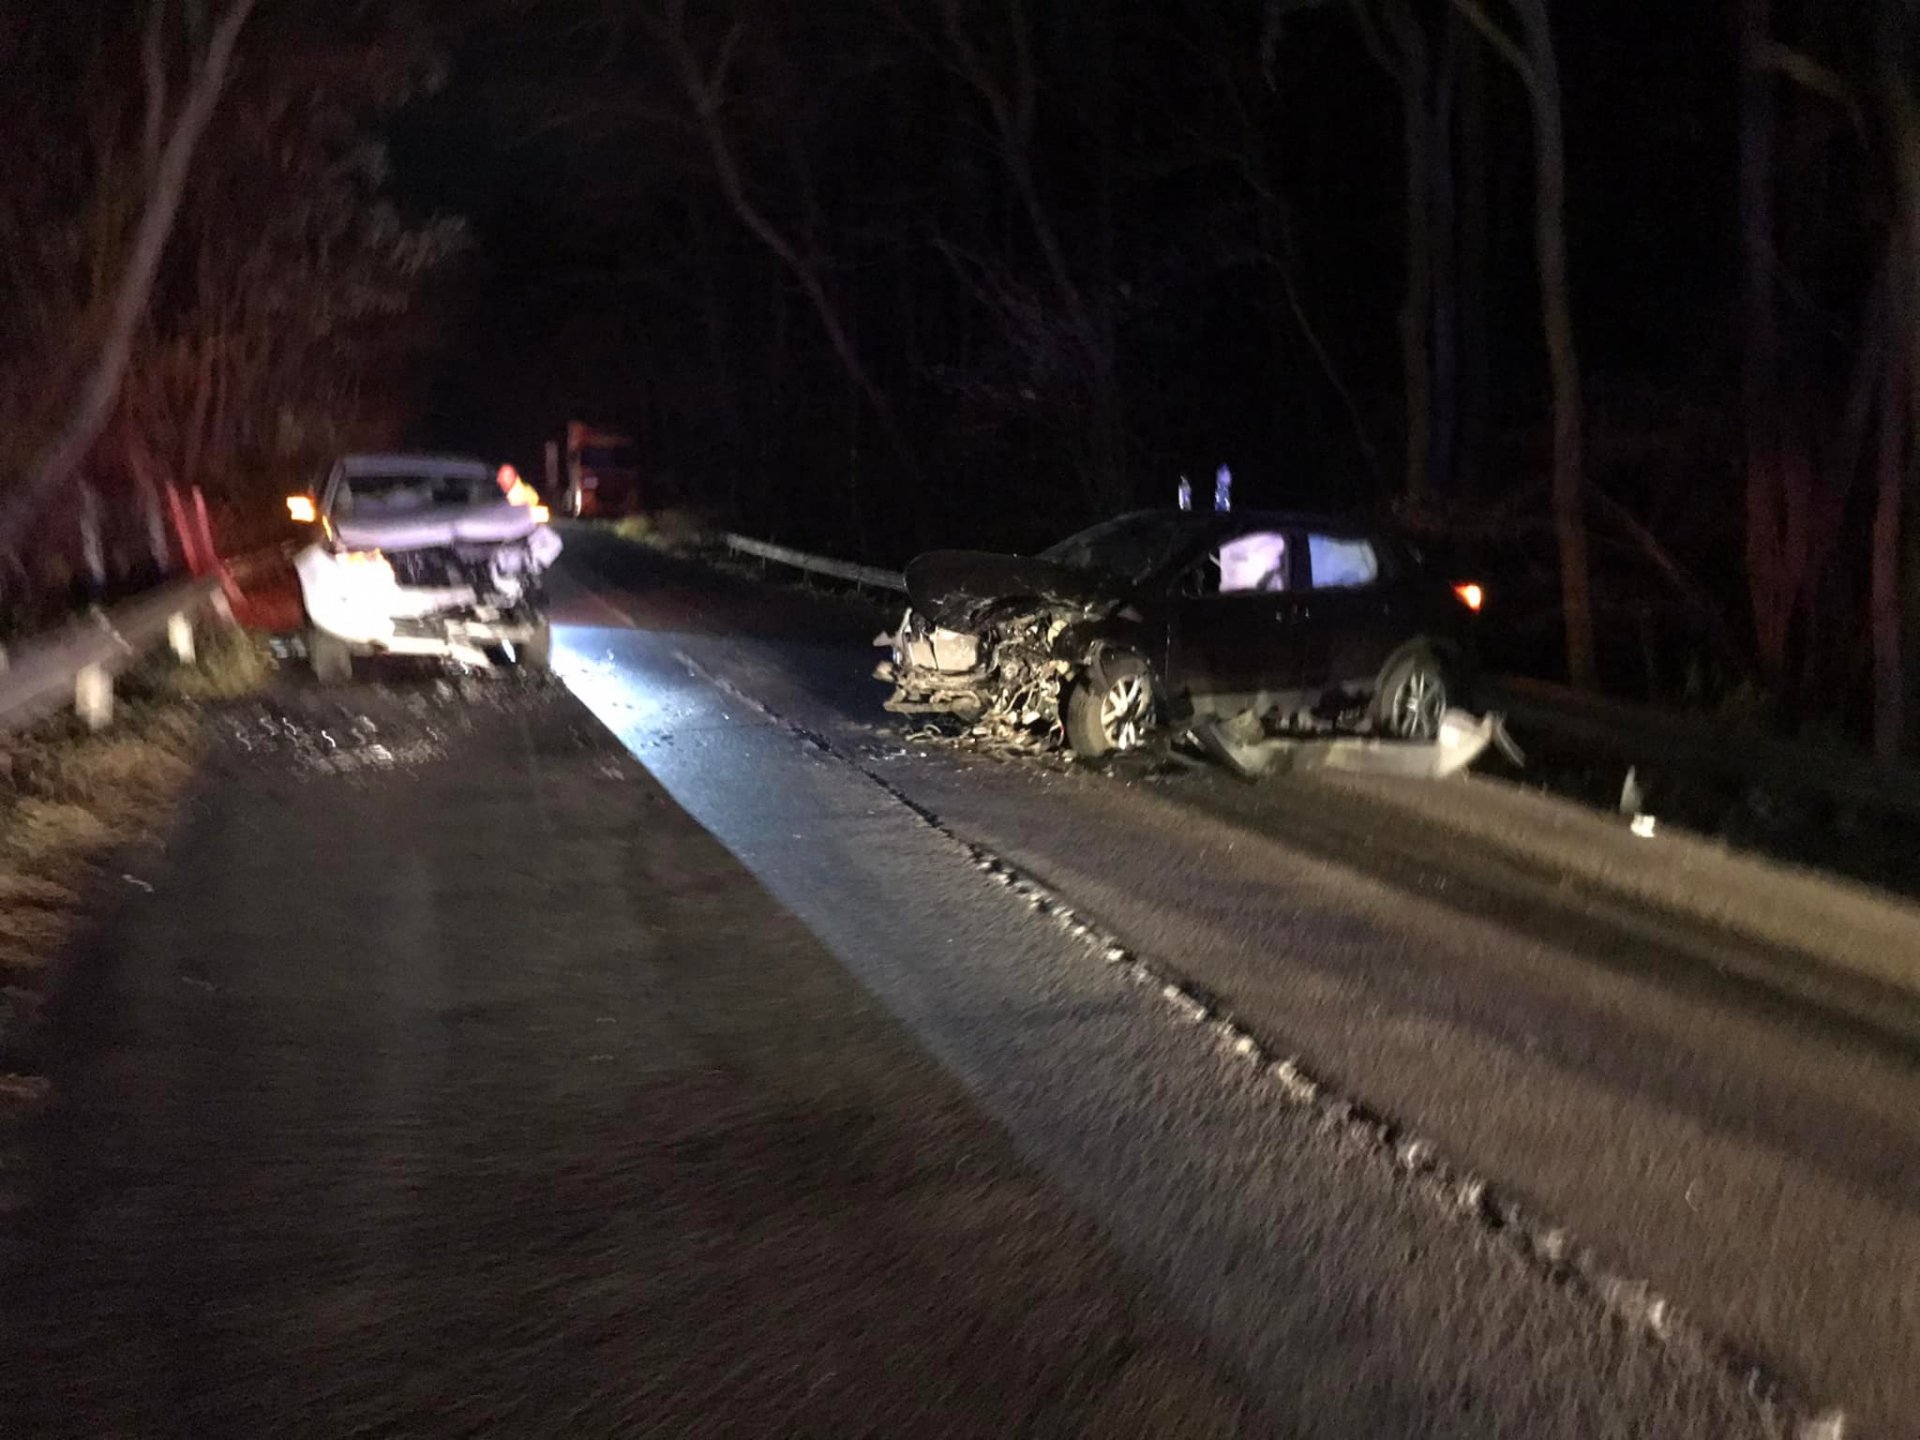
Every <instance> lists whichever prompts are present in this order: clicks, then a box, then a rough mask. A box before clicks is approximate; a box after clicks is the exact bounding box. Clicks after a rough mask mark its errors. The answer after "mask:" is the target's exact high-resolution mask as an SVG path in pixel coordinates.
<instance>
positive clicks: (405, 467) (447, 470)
mask: <svg viewBox="0 0 1920 1440" xmlns="http://www.w3.org/2000/svg"><path fill="white" fill-rule="evenodd" d="M338 468H339V471H340V473H341V474H343V475H474V476H487V477H490V476H491V475H492V474H493V466H491V465H489V464H487V462H486V461H484V460H476V459H474V458H473V457H472V456H470V455H434V454H429V453H426V452H424V451H395V452H392V453H389V454H365V455H347V456H343V457H342V458H341V460H340V464H339V467H338Z"/></svg>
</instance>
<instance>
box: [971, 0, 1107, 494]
mask: <svg viewBox="0 0 1920 1440" xmlns="http://www.w3.org/2000/svg"><path fill="white" fill-rule="evenodd" d="M935 4H936V8H937V9H938V11H939V22H940V29H941V34H942V35H943V36H944V38H945V41H946V46H947V50H948V52H949V53H950V55H951V56H952V59H953V63H954V66H955V68H956V69H957V70H958V71H959V73H960V75H961V77H962V78H963V79H964V80H965V81H966V83H967V85H968V86H969V87H970V88H971V89H972V90H973V92H974V94H975V95H976V96H977V97H978V98H979V100H980V102H981V104H982V105H983V106H984V107H985V108H986V111H987V116H988V119H989V121H990V123H991V126H992V133H993V137H994V149H995V152H996V154H997V155H998V157H999V161H1000V164H1001V165H1002V167H1003V168H1004V169H1005V171H1006V175H1007V180H1008V183H1009V184H1010V185H1011V186H1012V188H1013V193H1014V196H1015V198H1016V199H1017V201H1018V202H1019V206H1020V211H1021V214H1022V215H1023V216H1024V217H1025V219H1026V222H1027V226H1028V229H1029V230H1030V231H1031V232H1032V235H1033V240H1034V244H1035V245H1036V246H1037V247H1038V248H1039V251H1040V258H1041V261H1042V263H1043V265H1044V267H1045V269H1046V273H1047V277H1048V279H1049V280H1050V282H1051V284H1052V288H1053V292H1054V295H1055V298H1056V299H1057V301H1058V303H1059V306H1060V310H1061V313H1062V314H1063V315H1064V316H1065V317H1066V320H1067V328H1068V330H1069V332H1070V334H1071V336H1072V340H1073V344H1074V348H1075V349H1076V350H1077V351H1078V353H1079V357H1080V360H1081V363H1082V366H1083V369H1084V372H1085V375H1086V384H1087V389H1088V391H1089V395H1090V398H1091V401H1092V411H1093V414H1092V421H1093V428H1094V437H1093V438H1094V461H1093V465H1094V473H1093V474H1091V475H1089V476H1087V477H1086V480H1087V487H1088V492H1089V498H1090V501H1091V503H1092V504H1093V505H1094V506H1095V508H1096V509H1111V508H1113V507H1114V504H1115V502H1116V501H1118V500H1119V499H1121V498H1122V497H1123V496H1124V494H1125V489H1124V484H1123V481H1124V477H1123V476H1122V475H1121V473H1120V468H1121V462H1122V456H1121V449H1122V445H1121V437H1122V422H1121V416H1120V409H1119V402H1120V397H1119V391H1118V386H1117V373H1116V363H1117V356H1116V354H1115V349H1116V337H1115V334H1114V324H1113V315H1112V309H1111V306H1110V304H1109V303H1108V300H1107V297H1106V296H1105V295H1104V294H1102V295H1100V296H1099V297H1098V300H1097V301H1095V300H1090V299H1089V297H1088V295H1087V293H1086V291H1085V290H1084V289H1083V288H1082V286H1081V285H1080V283H1079V281H1078V280H1076V279H1075V276H1074V272H1073V267H1072V266H1071V265H1070V264H1069V263H1068V261H1067V252H1066V247H1065V246H1064V244H1063V243H1062V241H1061V237H1060V231H1059V228H1058V226H1056V225H1055V223H1054V219H1053V215H1052V213H1051V211H1050V210H1049V209H1048V206H1047V204H1046V201H1045V199H1044V198H1043V197H1042V195H1041V193H1040V183H1039V180H1038V178H1037V176H1036V174H1035V171H1034V162H1033V143H1034V130H1035V126H1036V124H1037V121H1038V116H1039V102H1040V77H1039V66H1038V62H1037V59H1036V56H1035V53H1034V51H1035V39H1034V33H1033V21H1032V18H1031V16H1030V15H1029V14H1028V12H1027V6H1026V4H1025V0H1005V15H1004V22H1005V23H1004V27H1003V29H1004V33H1005V35H1006V37H1007V41H1008V43H1007V55H1006V58H1005V62H1004V64H1003V65H996V64H995V63H994V60H993V58H992V57H990V56H989V55H988V53H987V51H986V50H985V49H983V48H982V47H981V45H980V44H979V43H978V42H977V41H976V40H975V39H974V38H973V35H972V33H971V32H970V30H969V28H968V25H967V15H966V13H965V9H964V7H963V5H962V0H935ZM1102 23H1107V22H1105V21H1103V22H1102ZM1103 43H1104V39H1103ZM1103 53H1104V52H1103ZM1106 98H1107V97H1104V96H1103V97H1102V99H1103V101H1104V100H1105V99H1106ZM1103 133H1104V132H1103ZM1109 138H1110V137H1109ZM1102 158H1103V160H1104V161H1105V162H1108V163H1110V160H1111V157H1110V155H1109V156H1103V157H1102ZM1110 178H1111V177H1110V175H1108V176H1105V177H1104V179H1103V185H1110ZM1103 204H1104V205H1105V206H1106V207H1107V210H1106V214H1105V215H1104V216H1103V217H1102V218H1103V221H1105V222H1107V223H1104V224H1103V225H1102V227H1101V230H1100V233H1099V235H1098V236H1097V244H1098V245H1099V246H1100V247H1102V253H1103V254H1109V253H1110V250H1109V247H1110V246H1111V243H1112V235H1111V223H1110V222H1111V209H1110V206H1111V194H1110V190H1109V191H1108V193H1106V194H1105V195H1104V197H1103Z"/></svg>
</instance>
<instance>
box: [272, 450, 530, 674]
mask: <svg viewBox="0 0 1920 1440" xmlns="http://www.w3.org/2000/svg"><path fill="white" fill-rule="evenodd" d="M287 506H288V509H289V511H290V512H291V513H292V515H293V517H294V518H295V519H296V520H301V521H305V522H308V523H312V524H316V525H318V527H319V531H320V534H319V538H318V539H317V540H316V541H315V542H314V543H313V544H312V545H309V546H307V547H306V548H305V549H304V550H302V551H301V552H300V553H299V554H298V555H296V556H295V557H294V562H293V563H294V569H295V571H296V572H297V573H298V574H299V577H300V598H301V600H302V602H303V603H304V605H305V607H306V614H307V624H308V630H307V653H308V656H309V658H310V660H311V662H312V665H313V672H314V674H315V675H316V676H318V677H319V678H320V679H321V680H322V681H328V682H333V681H342V680H346V679H348V678H350V677H351V675H352V673H353V657H354V656H355V655H356V654H361V655H378V654H387V655H429V656H444V657H447V658H449V659H454V660H461V661H465V662H467V663H469V664H477V665H486V664H492V663H494V662H495V661H496V660H498V659H500V658H503V657H504V656H511V658H512V660H513V661H514V663H516V664H518V665H522V666H526V667H529V668H534V669H544V668H546V665H547V662H548V658H549V655H550V652H551V645H552V640H551V632H550V630H549V626H548V622H547V615H546V606H545V597H544V595H543V594H542V591H541V585H540V575H541V572H542V571H544V570H546V569H547V567H548V566H550V565H552V564H553V562H554V560H555V558H556V557H558V555H559V554H560V537H559V536H558V535H556V534H554V533H553V531H552V529H551V528H549V526H548V525H547V523H546V521H547V511H546V507H545V506H543V505H541V504H540V503H539V499H538V497H537V496H536V495H535V494H534V493H533V491H532V490H531V489H529V488H528V487H527V485H526V483H525V482H524V481H522V480H521V479H520V478H519V476H518V475H516V474H515V473H514V471H513V469H512V468H511V467H510V466H503V467H501V468H499V469H495V468H494V467H492V466H489V465H487V464H485V463H484V462H482V461H479V460H467V459H459V458H455V457H450V456H442V455H349V456H348V457H347V458H345V459H344V460H342V461H340V462H339V463H338V464H337V465H335V466H334V467H333V472H332V473H331V474H330V475H329V476H328V477H327V482H326V484H325V485H324V486H323V487H322V488H321V490H320V493H319V495H318V496H313V495H295V496H292V497H291V498H289V500H288V501H287Z"/></svg>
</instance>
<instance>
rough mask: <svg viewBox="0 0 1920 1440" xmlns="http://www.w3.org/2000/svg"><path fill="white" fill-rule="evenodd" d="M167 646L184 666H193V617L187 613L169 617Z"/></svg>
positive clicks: (182, 612) (183, 612)
mask: <svg viewBox="0 0 1920 1440" xmlns="http://www.w3.org/2000/svg"><path fill="white" fill-rule="evenodd" d="M167 645H168V648H170V649H171V650H172V651H173V658H174V659H176V660H178V661H179V662H180V663H181V664H182V665H191V664H193V617H192V616H191V615H189V614H187V612H186V611H184V610H182V611H181V612H180V613H179V614H178V615H169V616H168V617H167Z"/></svg>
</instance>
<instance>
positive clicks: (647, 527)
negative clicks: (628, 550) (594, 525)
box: [608, 506, 713, 552]
mask: <svg viewBox="0 0 1920 1440" xmlns="http://www.w3.org/2000/svg"><path fill="white" fill-rule="evenodd" d="M608 528H610V529H611V530H612V531H613V533H614V534H615V535H618V536H619V537H620V538H621V539H622V540H629V541H632V542H633V543H635V544H637V545H651V546H652V547H653V548H654V549H656V550H666V551H669V552H675V551H681V550H690V549H694V548H696V547H698V546H700V545H703V544H705V543H706V540H707V538H708V536H709V535H711V534H712V533H713V526H712V524H711V523H709V521H708V520H707V518H706V517H705V516H703V515H701V514H699V513H698V512H696V511H693V510H689V509H683V508H680V507H677V506H669V507H668V508H667V509H665V510H660V511H656V512H655V513H653V514H651V515H623V516H621V517H620V518H619V519H618V520H615V521H614V522H613V524H612V525H611V526H609V527H608Z"/></svg>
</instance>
